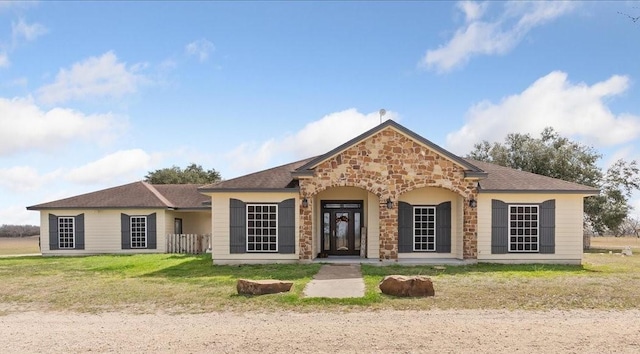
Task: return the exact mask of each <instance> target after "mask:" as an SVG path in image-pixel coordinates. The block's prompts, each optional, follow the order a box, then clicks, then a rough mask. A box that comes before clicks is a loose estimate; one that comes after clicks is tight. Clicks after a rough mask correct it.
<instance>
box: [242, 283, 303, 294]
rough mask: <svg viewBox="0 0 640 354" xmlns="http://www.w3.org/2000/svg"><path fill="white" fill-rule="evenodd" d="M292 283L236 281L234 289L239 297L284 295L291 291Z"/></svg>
mask: <svg viewBox="0 0 640 354" xmlns="http://www.w3.org/2000/svg"><path fill="white" fill-rule="evenodd" d="M291 286H293V282H292V281H282V280H271V279H269V280H249V279H238V283H237V284H236V289H237V290H238V294H241V295H264V294H276V293H284V292H287V291H289V290H291Z"/></svg>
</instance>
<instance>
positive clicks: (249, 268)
mask: <svg viewBox="0 0 640 354" xmlns="http://www.w3.org/2000/svg"><path fill="white" fill-rule="evenodd" d="M584 263H585V264H584V265H583V266H555V265H491V264H478V265H473V266H459V267H453V266H450V267H447V268H446V269H445V270H435V269H434V268H433V267H429V266H422V267H402V266H389V267H377V266H368V265H363V266H362V271H363V274H364V278H365V283H366V286H367V290H366V294H365V297H364V298H360V299H306V298H304V297H302V290H303V288H304V286H305V284H306V283H307V282H309V281H310V280H311V278H312V276H313V275H314V274H315V273H316V272H317V271H318V269H319V267H320V265H318V264H311V265H243V266H213V265H211V259H210V256H208V255H203V256H186V255H167V254H159V255H133V256H91V257H26V258H4V259H1V258H0V284H1V286H0V313H8V312H13V311H20V310H24V309H36V310H70V311H79V312H102V311H128V312H135V313H150V312H156V311H166V312H170V313H197V312H208V311H218V310H232V311H246V310H267V311H268V310H276V309H286V310H292V311H313V310H330V311H343V310H350V309H363V308H366V309H433V308H438V309H503V308H506V309H591V308H596V309H628V308H639V307H640V291H639V290H640V256H638V255H636V256H632V257H623V256H620V255H616V254H611V255H610V254H608V253H605V254H585V262H584ZM388 274H407V275H412V274H423V275H429V276H431V277H432V280H433V282H434V286H435V289H436V296H435V297H432V298H417V299H398V298H391V297H388V296H385V295H382V294H381V293H380V292H379V290H378V288H377V285H378V283H379V281H380V280H381V279H382V277H384V276H385V275H388ZM239 278H252V279H283V280H292V281H293V282H294V287H293V289H292V292H290V293H284V294H275V295H265V296H258V297H245V296H239V295H237V294H236V291H235V284H236V280H237V279H239ZM1 304H4V305H1Z"/></svg>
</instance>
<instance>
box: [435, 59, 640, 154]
mask: <svg viewBox="0 0 640 354" xmlns="http://www.w3.org/2000/svg"><path fill="white" fill-rule="evenodd" d="M628 86H629V79H628V78H627V77H625V76H618V75H614V76H612V77H610V78H609V79H607V80H605V81H601V82H598V83H596V84H594V85H591V86H589V85H587V84H585V83H578V84H573V83H571V82H569V81H568V80H567V74H566V73H564V72H560V71H554V72H552V73H550V74H548V75H546V76H544V77H542V78H540V79H538V80H537V81H536V82H534V83H533V84H532V85H531V86H529V87H528V88H527V89H526V90H524V91H523V92H522V93H520V94H515V95H512V96H509V97H506V98H503V99H502V101H501V102H500V103H498V104H494V103H491V102H488V101H484V102H480V103H478V104H476V105H474V106H473V107H471V108H470V109H469V110H468V111H467V114H466V115H467V117H466V120H467V123H466V124H465V125H464V126H463V127H462V128H461V129H460V130H458V131H456V132H453V133H451V134H449V135H448V136H447V145H448V147H449V148H450V149H451V150H452V151H454V152H456V153H458V154H465V153H467V152H469V151H471V149H472V147H473V144H474V143H477V142H480V141H482V140H488V141H490V142H492V141H503V139H504V137H505V136H506V135H507V134H508V133H529V134H532V135H534V136H535V135H539V133H540V132H541V131H542V130H543V129H544V128H545V127H548V126H551V127H553V128H555V129H556V130H557V131H558V132H559V133H561V134H562V135H564V136H576V137H579V138H581V140H584V141H586V142H587V143H589V144H596V145H600V146H611V145H616V144H622V143H625V142H629V141H631V140H632V139H635V138H637V137H638V136H640V116H637V115H633V114H629V113H622V114H617V115H616V114H614V113H612V112H611V110H609V108H608V107H607V105H606V102H605V99H606V98H608V97H611V96H615V95H618V94H620V93H623V92H624V91H625V90H626V89H627V87H628Z"/></svg>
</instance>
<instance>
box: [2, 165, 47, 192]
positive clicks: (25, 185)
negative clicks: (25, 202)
mask: <svg viewBox="0 0 640 354" xmlns="http://www.w3.org/2000/svg"><path fill="white" fill-rule="evenodd" d="M59 175H60V170H57V171H54V172H50V173H47V174H45V175H40V174H39V173H38V171H37V170H36V169H35V168H33V167H31V166H16V167H11V168H5V169H0V185H2V186H4V187H6V188H7V189H9V190H10V191H12V192H27V191H33V190H36V189H38V188H40V187H41V186H42V185H43V184H45V183H47V182H49V181H51V180H53V179H55V178H56V177H58V176H59Z"/></svg>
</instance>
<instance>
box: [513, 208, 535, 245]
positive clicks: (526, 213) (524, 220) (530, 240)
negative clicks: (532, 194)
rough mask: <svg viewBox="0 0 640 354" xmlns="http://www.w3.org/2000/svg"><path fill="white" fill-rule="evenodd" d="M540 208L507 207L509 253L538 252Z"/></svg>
mask: <svg viewBox="0 0 640 354" xmlns="http://www.w3.org/2000/svg"><path fill="white" fill-rule="evenodd" d="M539 212H540V207H539V206H538V205H509V252H539V250H540V247H539V242H540V232H539V231H540V229H539V226H540V219H539V216H540V214H539Z"/></svg>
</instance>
